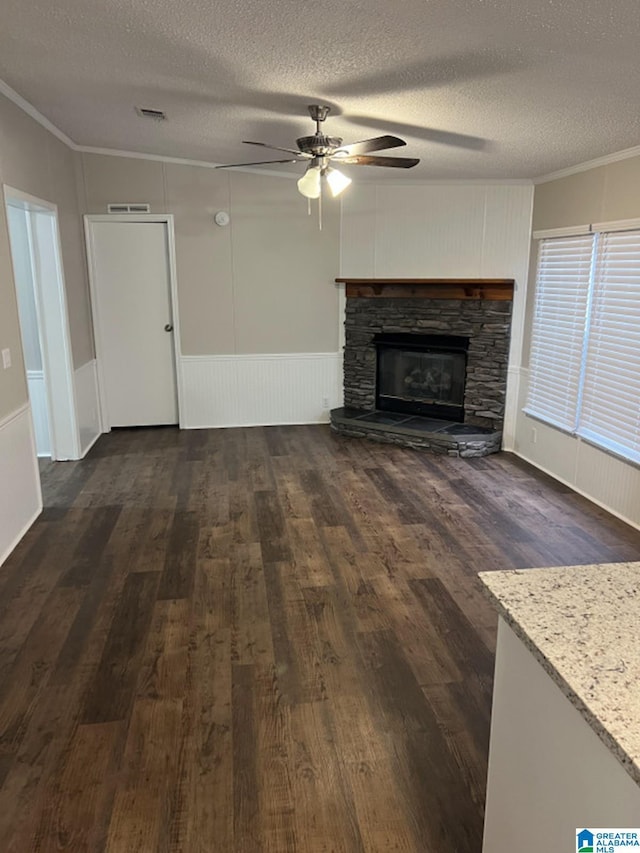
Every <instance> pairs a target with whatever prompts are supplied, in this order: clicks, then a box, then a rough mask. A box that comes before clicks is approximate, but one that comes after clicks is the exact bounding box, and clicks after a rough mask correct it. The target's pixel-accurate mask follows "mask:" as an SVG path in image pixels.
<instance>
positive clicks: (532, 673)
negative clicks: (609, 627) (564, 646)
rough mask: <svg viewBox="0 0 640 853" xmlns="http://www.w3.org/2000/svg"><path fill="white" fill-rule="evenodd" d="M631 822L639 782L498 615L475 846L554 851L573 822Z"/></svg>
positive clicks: (566, 842) (639, 820)
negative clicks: (482, 810) (482, 807)
mask: <svg viewBox="0 0 640 853" xmlns="http://www.w3.org/2000/svg"><path fill="white" fill-rule="evenodd" d="M639 825H640V787H638V785H636V783H635V782H634V780H633V779H632V778H631V777H630V776H629V775H628V774H627V772H626V771H625V769H624V768H623V767H622V765H621V764H620V762H619V761H618V759H617V758H616V757H615V756H614V755H613V754H612V752H611V751H610V750H609V749H608V747H607V746H606V745H605V744H604V743H603V742H602V741H601V740H600V738H599V737H598V736H597V735H596V733H595V732H594V731H593V729H592V728H591V727H590V726H589V724H588V723H587V722H586V720H585V719H584V718H583V717H582V715H581V714H580V713H579V712H578V711H577V710H576V708H574V707H573V705H572V704H571V703H570V701H569V699H568V698H567V697H566V696H565V694H564V693H563V692H562V690H560V688H559V687H558V686H557V684H555V682H554V681H552V679H551V677H550V676H549V675H548V674H547V673H546V672H545V670H544V669H543V668H542V666H541V665H540V664H539V663H538V661H537V660H536V659H535V658H534V657H533V655H532V653H531V652H530V651H529V649H527V648H526V646H525V645H524V644H523V643H522V642H521V640H520V639H519V638H518V637H517V636H516V635H515V634H514V632H513V631H512V630H511V628H509V626H508V625H507V624H506V623H505V622H504V621H503V620H502V619H500V622H499V626H498V646H497V652H496V676H495V684H494V693H493V711H492V718H491V744H490V750H489V777H488V783H487V806H486V816H485V829H484V844H483V848H482V850H483V853H514V851H516V850H517V851H518V853H540V851H541V850H550V851H551V850H553V851H558V853H560V851H565V850H566V851H569V850H575V849H576V844H575V831H576V828H578V827H580V828H583V827H637V826H639Z"/></svg>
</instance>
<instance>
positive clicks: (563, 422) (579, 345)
mask: <svg viewBox="0 0 640 853" xmlns="http://www.w3.org/2000/svg"><path fill="white" fill-rule="evenodd" d="M594 239H595V238H594V235H593V234H585V235H581V236H574V237H558V238H553V239H545V240H541V241H540V244H539V249H538V268H537V276H536V293H535V308H534V320H533V331H532V339H531V357H530V361H529V392H528V397H527V404H526V408H525V411H526V412H527V413H528V414H530V415H534V416H535V417H539V418H541V419H542V420H545V421H547V422H549V423H551V424H553V425H554V426H558V427H561V428H562V429H567V430H570V431H574V430H575V429H576V427H577V417H578V403H579V398H580V379H581V374H582V366H583V364H582V353H583V349H584V335H585V324H586V318H587V307H588V301H589V283H590V280H591V275H592V256H593V244H594Z"/></svg>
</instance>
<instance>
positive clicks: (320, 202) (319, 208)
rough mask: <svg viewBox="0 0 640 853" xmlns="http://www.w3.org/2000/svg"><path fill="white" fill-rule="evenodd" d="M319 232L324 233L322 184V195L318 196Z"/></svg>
mask: <svg viewBox="0 0 640 853" xmlns="http://www.w3.org/2000/svg"><path fill="white" fill-rule="evenodd" d="M318 231H322V184H320V195H319V196H318Z"/></svg>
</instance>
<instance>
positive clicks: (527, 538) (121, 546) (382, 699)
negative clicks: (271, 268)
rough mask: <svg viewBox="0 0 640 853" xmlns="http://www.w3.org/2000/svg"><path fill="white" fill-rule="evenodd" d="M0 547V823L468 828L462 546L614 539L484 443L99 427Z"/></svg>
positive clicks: (474, 737) (485, 666) (483, 627)
mask: <svg viewBox="0 0 640 853" xmlns="http://www.w3.org/2000/svg"><path fill="white" fill-rule="evenodd" d="M42 479H43V488H44V494H45V504H46V506H45V510H44V512H43V514H42V516H41V518H40V519H39V520H38V521H37V523H36V524H35V525H34V526H33V527H32V529H31V530H30V531H29V532H28V534H27V535H26V537H25V538H24V540H23V541H22V542H21V544H20V545H19V546H18V548H17V550H16V551H15V552H14V554H13V555H12V556H11V557H10V558H9V560H8V561H7V562H6V563H5V565H4V566H3V567H2V568H1V569H0V849H1V850H2V851H6V853H28V852H29V851H39V852H40V851H42V853H44V851H46V853H49V851H88V852H89V853H94V851H96V852H97V851H109V853H132V851H149V853H152V851H162V853H169V851H171V853H175V852H176V851H180V852H181V853H205V851H206V853H254V851H255V853H258V851H261V853H287V851H296V853H363V852H364V851H367V853H387V851H402V853H480V850H481V837H482V820H483V803H484V791H485V775H486V763H487V746H488V732H489V716H490V702H491V687H492V671H493V649H494V639H495V627H496V616H495V613H494V611H493V609H492V607H491V606H490V605H489V604H488V603H487V601H486V600H485V598H484V597H483V594H482V592H481V590H480V587H479V584H478V582H477V579H476V573H477V572H478V571H481V570H492V569H501V568H502V569H504V568H512V567H527V566H540V565H561V564H573V563H592V562H598V561H606V562H611V561H622V560H637V559H640V534H638V533H636V532H635V531H633V530H631V529H630V528H628V527H626V526H625V525H624V524H622V523H621V522H619V521H617V520H616V519H614V518H612V517H611V516H608V515H607V514H606V513H605V512H603V511H602V510H600V509H598V508H597V507H595V506H593V505H591V504H589V503H588V502H587V501H585V500H584V499H582V498H580V497H579V496H577V495H575V494H574V493H572V492H570V491H569V490H567V489H565V488H564V487H562V486H560V485H558V484H557V483H555V482H554V481H552V480H550V479H549V478H546V477H544V476H542V475H540V474H539V473H536V472H535V471H534V470H533V469H531V468H529V467H528V466H526V465H525V464H524V463H521V462H519V461H518V460H517V459H515V458H513V457H510V456H509V455H507V454H500V455H496V456H491V457H488V458H485V459H478V460H469V461H465V460H460V459H450V458H441V457H437V456H433V455H429V454H422V453H416V452H413V451H410V450H405V449H402V448H395V447H388V446H384V445H378V444H375V443H368V442H365V441H359V440H352V439H348V438H340V437H336V436H333V435H332V434H331V433H330V431H329V429H328V428H327V427H324V426H309V427H299V426H296V427H270V428H253V429H235V430H215V431H214V430H211V431H205V430H201V431H192V432H179V431H178V430H176V429H170V428H164V429H139V430H118V431H114V432H112V433H111V434H109V435H106V436H103V437H102V438H101V439H100V441H99V442H98V444H97V445H96V446H95V448H94V449H93V450H92V452H91V453H90V455H89V456H88V458H87V459H86V460H84V461H82V462H79V463H58V464H49V465H43V466H42Z"/></svg>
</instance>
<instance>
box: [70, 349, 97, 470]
mask: <svg viewBox="0 0 640 853" xmlns="http://www.w3.org/2000/svg"><path fill="white" fill-rule="evenodd" d="M73 381H74V383H75V388H76V417H77V419H78V434H79V436H80V458H81V459H82V458H84V457H85V456H86V455H87V453H88V452H89V450H90V449H91V447H92V446H93V445H94V444H95V443H96V441H97V440H98V438H99V437H100V434H101V433H102V428H101V424H100V414H99V413H100V403H99V401H98V374H97V369H96V362H95V359H93V360H92V361H88V362H87V363H86V364H83V365H82V367H78V368H76V370H75V371H74V374H73Z"/></svg>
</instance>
